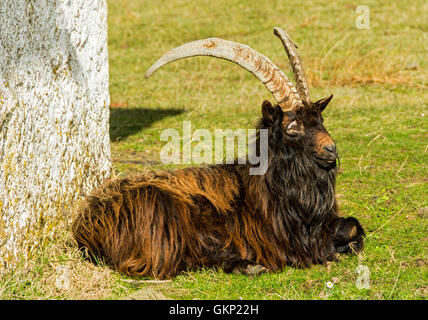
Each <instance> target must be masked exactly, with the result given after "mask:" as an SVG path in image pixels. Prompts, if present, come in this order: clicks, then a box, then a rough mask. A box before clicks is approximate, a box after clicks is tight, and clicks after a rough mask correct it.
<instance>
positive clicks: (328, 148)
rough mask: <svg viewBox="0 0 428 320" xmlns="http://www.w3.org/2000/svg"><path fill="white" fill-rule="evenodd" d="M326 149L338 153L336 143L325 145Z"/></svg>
mask: <svg viewBox="0 0 428 320" xmlns="http://www.w3.org/2000/svg"><path fill="white" fill-rule="evenodd" d="M324 150H325V151H327V152H330V153H331V154H334V155H336V146H335V145H334V144H331V145H328V146H325V147H324Z"/></svg>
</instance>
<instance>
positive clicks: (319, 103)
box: [314, 95, 333, 112]
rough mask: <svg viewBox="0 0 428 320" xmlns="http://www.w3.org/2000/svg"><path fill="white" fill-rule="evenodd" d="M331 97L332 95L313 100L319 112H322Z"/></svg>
mask: <svg viewBox="0 0 428 320" xmlns="http://www.w3.org/2000/svg"><path fill="white" fill-rule="evenodd" d="M331 99H333V95H330V96H329V97H327V98H324V99H320V100H318V101H316V102H314V105H315V106H316V108H318V110H319V111H320V112H323V111H324V109H325V108H326V107H327V105H328V104H329V103H330V101H331Z"/></svg>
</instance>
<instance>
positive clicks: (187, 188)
mask: <svg viewBox="0 0 428 320" xmlns="http://www.w3.org/2000/svg"><path fill="white" fill-rule="evenodd" d="M324 108H325V106H318V105H317V103H314V104H313V106H311V108H306V109H300V110H299V111H297V112H294V111H289V112H286V113H284V112H282V111H281V109H280V108H279V107H276V108H274V107H272V105H271V104H270V103H269V102H265V103H264V104H263V109H262V111H263V118H262V120H261V121H260V125H259V128H264V129H268V130H269V131H268V132H269V161H268V170H267V172H266V173H265V174H264V175H254V176H251V175H249V168H250V165H238V164H233V165H215V166H209V167H200V168H186V169H180V170H176V171H170V172H157V173H150V174H146V175H142V176H137V177H133V178H124V179H116V180H111V181H108V182H106V183H105V184H104V185H103V186H101V187H100V188H99V189H98V190H96V191H94V192H93V193H92V195H90V196H88V197H87V199H86V201H85V202H84V203H83V205H82V206H81V208H80V210H79V213H78V215H77V217H76V218H75V220H74V222H73V226H72V230H73V235H74V238H75V239H76V240H77V242H78V244H79V246H80V247H81V248H87V250H88V252H89V255H90V256H91V257H95V258H102V259H104V261H105V262H106V263H108V264H109V265H111V266H113V267H114V268H115V269H117V270H119V271H120V272H123V273H125V274H128V275H143V276H147V275H148V276H153V277H156V278H160V279H162V278H168V277H171V276H174V275H176V274H178V273H179V272H181V271H184V270H194V269H197V268H199V267H202V266H206V267H214V266H215V267H223V268H224V270H225V271H226V272H230V271H232V270H240V271H242V270H244V269H245V268H246V267H247V266H248V265H256V264H258V265H262V266H264V267H265V268H267V269H269V270H270V271H277V270H280V269H281V268H283V267H284V266H286V265H294V266H297V267H307V266H310V265H311V264H317V263H323V262H325V261H327V260H333V259H335V257H336V254H337V252H349V251H350V250H351V247H352V244H353V247H354V249H356V250H361V249H362V247H363V242H362V236H363V235H364V231H363V229H362V227H361V226H360V224H359V223H358V221H357V220H356V219H354V218H348V219H344V218H340V217H339V216H338V213H337V204H336V199H335V190H334V189H335V177H336V161H335V158H336V154H335V155H334V161H332V158H331V157H332V151H331V148H328V150H329V151H328V152H327V151H326V150H324V149H323V143H325V142H326V141H327V142H328V143H332V141H331V138H329V136H328V133H327V131H326V130H325V128H324V127H323V125H322V117H321V111H320V110H323V109H324ZM292 121H297V128H299V130H298V132H297V133H296V132H292V133H291V131H290V132H288V131H287V126H288V125H289V124H290V123H291V122H292ZM326 135H327V136H328V139H327V138H326ZM321 140H322V141H321ZM326 152H327V155H328V156H326V154H325V153H326ZM334 153H335V150H334Z"/></svg>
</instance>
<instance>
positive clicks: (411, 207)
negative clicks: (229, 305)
mask: <svg viewBox="0 0 428 320" xmlns="http://www.w3.org/2000/svg"><path fill="white" fill-rule="evenodd" d="M354 3H355V2H352V1H341V2H340V3H330V2H322V1H309V2H302V1H290V2H289V1H287V2H285V1H249V0H247V1H237V0H234V1H229V0H228V1H226V0H220V1H197V2H196V1H183V0H172V1H142V0H133V1H120V2H119V1H109V19H108V21H109V61H110V95H111V102H112V106H111V122H110V124H111V130H110V133H111V140H112V159H113V165H114V169H115V174H117V175H126V174H130V173H136V172H139V171H142V170H147V169H159V168H164V166H162V165H161V164H160V162H159V152H160V150H161V148H162V146H163V145H164V142H160V140H159V137H160V133H161V131H162V130H163V129H166V128H176V129H178V130H179V132H181V128H182V121H183V120H190V121H192V128H193V130H196V129H197V128H205V129H208V130H210V131H211V132H212V133H214V130H215V128H224V129H226V128H231V129H238V128H253V127H254V124H255V122H256V120H257V118H258V117H259V116H260V106H261V102H262V101H263V100H264V99H270V100H271V101H272V100H273V98H272V97H271V96H270V95H269V93H268V92H267V91H266V89H265V88H264V86H263V85H262V84H261V83H260V82H259V81H258V80H256V79H255V78H254V77H253V76H252V75H250V74H248V72H246V71H244V70H243V69H241V68H239V67H237V66H236V65H234V64H231V63H228V62H225V61H222V60H218V59H213V58H202V57H199V58H192V59H187V60H181V61H178V62H174V63H172V64H170V65H167V66H166V67H164V68H162V69H161V70H159V71H158V72H157V73H156V74H154V75H153V76H152V77H151V78H150V79H149V80H145V79H144V73H145V71H146V70H147V69H148V67H149V66H150V65H151V64H152V63H153V62H154V61H156V60H157V59H158V58H159V57H160V56H161V55H162V54H163V53H165V52H166V51H167V50H169V49H171V48H173V47H175V46H177V45H180V44H182V43H185V42H187V41H191V40H196V39H200V38H206V37H212V36H216V37H221V38H225V39H228V40H233V41H237V42H241V43H245V44H247V45H249V46H251V47H252V48H254V49H256V50H258V51H259V52H261V53H262V54H264V55H266V56H267V57H269V58H270V59H271V60H272V61H273V62H274V63H276V64H277V65H278V66H279V67H280V68H282V69H283V70H284V71H285V72H286V73H287V74H288V75H289V77H290V79H294V78H293V77H292V74H291V69H290V67H289V63H288V59H287V56H286V54H285V52H284V50H283V48H282V45H281V42H280V41H279V40H278V39H277V38H276V37H275V36H274V35H273V27H274V26H279V27H282V28H283V29H285V30H286V31H287V32H288V33H289V34H290V35H291V37H292V38H293V40H294V41H295V42H296V43H297V44H298V45H299V50H300V51H299V53H300V55H301V58H302V60H303V63H304V66H305V70H306V73H307V75H308V80H309V82H310V84H311V88H312V89H311V97H312V100H316V99H319V98H322V97H325V96H326V95H328V94H330V93H333V94H334V96H335V98H334V99H333V101H332V103H331V105H330V106H329V107H328V108H327V110H326V111H325V126H326V127H327V129H328V130H329V132H330V134H331V135H332V137H333V138H334V139H335V141H336V143H337V146H338V149H339V153H340V168H341V169H340V174H339V176H338V178H337V196H338V200H339V204H340V210H341V214H342V215H343V216H354V217H356V218H358V219H359V220H360V222H361V223H362V225H363V226H364V227H365V229H366V232H367V234H368V237H367V239H366V241H365V250H364V252H363V253H361V254H359V255H357V256H342V257H341V258H340V260H339V261H338V262H334V263H328V264H326V265H322V266H314V267H312V268H309V269H305V270H301V269H294V268H291V267H290V268H286V269H285V270H283V271H282V272H280V273H277V274H264V275H261V276H259V277H246V276H243V275H228V274H224V273H223V272H221V271H216V270H212V269H211V270H200V271H197V272H190V273H186V274H183V275H180V276H178V277H176V278H174V279H172V281H171V282H167V283H161V284H158V285H152V286H154V287H156V288H157V289H158V290H160V291H161V292H163V293H164V294H165V295H167V296H169V297H172V298H177V299H239V298H242V299H426V297H427V293H428V269H427V263H428V258H427V240H428V235H427V230H428V228H427V227H428V223H427V217H426V215H425V216H424V215H423V214H421V213H420V211H419V210H420V209H421V208H424V207H427V206H428V201H427V191H428V170H427V163H428V161H427V160H428V152H427V151H428V150H427V148H428V144H427V141H428V139H427V138H428V135H427V128H428V121H427V117H428V108H427V106H428V90H427V79H428V62H427V59H426V52H428V41H427V40H428V24H427V22H426V15H425V16H424V14H423V13H424V12H427V10H428V5H427V4H426V1H420V0H418V1H413V2H411V4H410V3H409V2H408V1H403V0H402V1H395V2H394V3H391V2H390V1H365V2H364V4H365V5H368V6H369V8H370V26H371V27H370V29H369V30H358V29H357V28H356V27H355V19H356V13H355V8H356V5H355V4H354ZM408 64H416V65H417V68H416V69H408V68H406V66H407V65H408ZM61 241H62V240H61ZM52 246H54V247H57V244H55V243H53V244H52ZM67 248H68V249H67ZM64 250H66V251H67V250H68V251H67V253H66V254H68V255H70V254H71V253H70V252H73V253H72V256H73V259H72V261H74V263H75V264H77V265H79V266H81V269H82V271H79V272H77V275H76V277H78V275H79V274H80V276H81V277H83V274H92V273H96V272H109V274H108V275H107V276H106V277H107V278H106V279H107V280H105V281H107V282H108V284H106V282H105V281H104V280H103V281H104V282H103V281H101V280H99V278H97V279H98V280H96V281H95V280H94V281H95V282H94V283H95V286H96V284H99V286H100V287H102V288H107V289H108V290H107V289H106V290H104V291H102V292H99V293H98V294H95V295H91V296H84V297H87V298H93V297H96V298H107V299H108V298H110V299H111V298H118V297H120V296H123V295H127V294H130V293H132V292H133V291H135V290H136V288H135V287H134V286H132V285H130V284H129V283H128V282H127V280H129V278H127V277H124V276H121V275H119V274H117V273H115V272H111V271H106V270H108V268H106V267H95V268H94V269H90V268H92V267H90V266H88V265H86V264H85V262H84V261H83V260H82V259H81V257H79V256H78V254H77V253H74V251H73V250H74V249H73V247H72V246H71V245H68V246H66V249H64ZM60 252H61V251H60V250H58V248H57V249H55V250H49V249H46V250H45V251H43V254H40V255H41V256H43V257H44V258H43V259H40V261H39V262H35V263H34V266H32V267H31V268H30V270H33V271H34V270H36V269H37V268H38V269H37V270H39V273H34V274H35V275H33V276H32V277H28V279H31V281H32V284H31V285H30V284H27V285H25V284H22V283H23V282H25V279H27V278H26V276H25V274H24V273H22V272H21V273H20V274H19V275H15V277H14V278H10V279H12V280H10V279H9V282H10V284H9V287H8V288H9V289H7V290H4V292H3V296H4V297H6V298H47V297H48V298H64V299H67V298H75V297H78V296H79V290H81V292H84V291H85V290H84V286H79V285H76V289H75V290H74V291H73V292H72V293H64V292H60V291H58V290H57V291H55V290H53V289H52V288H51V287H52V285H50V286H49V285H47V284H46V280H45V279H46V278H47V276H48V270H52V265H55V263H56V264H58V263H57V262H55V261H58V255H60ZM52 261H54V262H52ZM358 265H366V266H368V267H369V270H370V289H358V288H357V286H356V285H355V283H356V280H357V277H358V274H357V272H356V268H357V266H358ZM49 266H51V267H49ZM49 268H50V269H49ZM85 272H86V273H85ZM91 272H92V273H91ZM13 279H16V280H13ZM4 281H5V280H3V282H1V281H0V284H4V283H5V282H4ZM97 281H98V282H97ZM328 281H334V282H335V284H334V286H333V288H332V289H328V288H327V287H326V283H327V282H328ZM47 282H49V281H47ZM76 283H77V282H76ZM143 286H144V285H143ZM94 290H96V289H94ZM0 296H1V295H0Z"/></svg>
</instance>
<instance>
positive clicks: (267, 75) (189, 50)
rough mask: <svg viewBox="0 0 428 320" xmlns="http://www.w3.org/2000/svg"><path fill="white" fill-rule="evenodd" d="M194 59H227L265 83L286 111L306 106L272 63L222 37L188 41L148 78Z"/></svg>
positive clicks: (158, 64) (156, 63) (174, 51)
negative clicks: (174, 65)
mask: <svg viewBox="0 0 428 320" xmlns="http://www.w3.org/2000/svg"><path fill="white" fill-rule="evenodd" d="M194 56H212V57H216V58H221V59H225V60H228V61H231V62H234V63H236V64H238V65H240V66H241V67H243V68H244V69H246V70H248V71H250V72H251V73H252V74H254V75H255V76H256V77H257V78H258V79H259V80H260V81H261V82H263V84H264V85H265V86H266V88H267V89H268V90H269V91H270V92H271V93H272V95H273V96H274V98H275V100H276V101H277V102H278V104H279V106H280V107H281V108H282V110H284V111H286V110H290V109H294V108H296V107H297V106H301V105H302V101H301V99H300V96H299V94H298V93H297V91H296V89H295V88H294V87H293V84H292V83H291V81H290V80H289V79H288V78H287V76H286V75H285V74H284V72H282V71H281V70H279V68H278V67H277V66H276V65H275V64H273V62H272V61H270V60H269V59H268V58H266V57H265V56H263V55H262V54H260V53H258V52H257V51H255V50H254V49H251V48H250V47H248V46H246V45H244V44H241V43H237V42H233V41H228V40H223V39H219V38H208V39H203V40H196V41H192V42H188V43H185V44H183V45H181V46H179V47H176V48H174V49H172V50H170V51H168V52H167V53H166V54H165V55H164V56H162V57H161V58H160V59H159V60H158V61H156V62H155V63H154V64H153V65H152V66H151V67H150V68H149V70H147V72H146V74H145V77H146V78H148V77H150V76H151V75H152V74H153V73H154V72H155V71H156V70H157V69H159V68H160V67H162V66H164V65H166V64H167V63H170V62H172V61H175V60H179V59H184V58H187V57H194Z"/></svg>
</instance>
